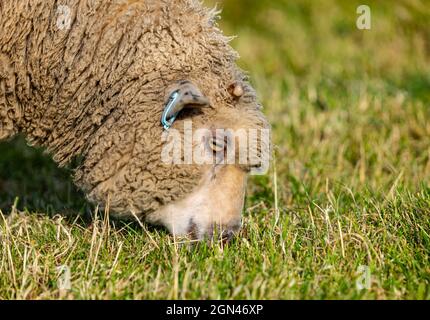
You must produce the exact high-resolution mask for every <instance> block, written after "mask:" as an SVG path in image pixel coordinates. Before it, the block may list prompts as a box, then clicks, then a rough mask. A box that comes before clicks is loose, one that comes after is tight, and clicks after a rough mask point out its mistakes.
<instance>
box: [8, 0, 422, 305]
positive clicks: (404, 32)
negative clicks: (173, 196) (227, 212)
mask: <svg viewBox="0 0 430 320" xmlns="http://www.w3.org/2000/svg"><path fill="white" fill-rule="evenodd" d="M205 2H206V3H207V4H210V5H213V4H215V1H211V0H207V1H205ZM216 2H218V3H219V7H220V8H222V9H223V12H222V20H221V21H220V25H221V27H222V29H223V30H224V31H225V33H226V34H228V35H237V38H236V39H234V40H233V41H232V46H233V47H234V48H236V49H237V50H238V51H239V52H240V54H241V60H240V61H239V64H240V65H241V67H243V68H244V69H245V70H248V71H249V74H250V76H251V80H252V82H253V84H254V85H255V87H256V89H257V91H258V92H259V95H260V98H261V100H262V102H263V104H264V106H265V113H266V115H267V116H268V118H269V119H270V121H271V123H272V125H273V139H274V144H275V150H274V163H273V166H272V170H271V172H270V174H268V175H266V176H262V177H254V178H252V180H251V183H250V186H249V193H248V197H247V208H246V212H245V216H244V230H243V232H242V234H241V236H240V237H238V238H237V239H236V240H235V241H234V242H233V243H232V244H231V245H230V246H228V247H227V248H223V247H222V246H213V247H207V246H206V245H199V246H195V247H193V248H189V247H187V246H178V245H176V244H175V243H174V242H173V239H171V238H170V237H169V236H168V235H167V234H166V233H165V232H163V231H162V230H151V231H150V232H149V233H146V232H142V231H141V230H140V229H136V228H132V227H129V226H127V227H124V228H122V229H110V227H109V224H107V223H106V221H99V220H97V219H96V220H95V221H93V223H92V225H91V227H90V228H88V227H87V226H86V225H82V224H80V223H77V222H72V221H70V220H68V219H66V220H64V219H63V218H61V217H59V216H55V217H54V218H49V217H47V215H46V213H48V215H49V216H54V215H57V214H59V213H61V214H64V213H70V215H71V216H72V217H73V216H74V215H76V213H81V214H85V213H87V212H90V211H92V210H93V208H92V207H91V206H89V205H88V204H87V203H86V202H85V201H84V200H83V196H82V195H81V194H80V193H79V192H77V191H76V189H75V188H74V187H73V185H72V184H71V181H70V179H68V177H69V175H70V172H69V171H67V170H58V169H57V168H56V166H55V165H54V164H53V163H52V161H51V160H50V159H49V158H47V157H46V156H43V155H42V152H41V150H37V151H35V150H31V149H29V148H27V147H26V146H25V143H24V142H23V141H22V139H17V140H15V141H14V142H12V143H7V144H5V143H2V144H0V154H1V157H0V208H2V209H3V212H5V213H9V212H10V211H13V212H14V214H13V215H10V216H9V217H8V218H7V219H8V222H7V223H4V224H3V225H2V224H1V223H0V225H2V227H0V230H2V231H1V232H3V238H2V241H3V247H2V249H1V251H0V253H1V255H0V259H3V260H2V262H0V298H17V297H18V298H59V297H60V298H101V299H103V298H115V299H120V298H137V299H140V298H150V299H152V298H161V299H163V298H174V299H175V298H196V299H206V298H214V299H219V298H227V299H248V298H252V299H400V298H406V299H429V298H430V263H429V261H430V259H429V256H430V236H429V234H430V3H429V2H428V1H426V0H408V1H395V2H394V1H382V0H381V1H369V2H367V3H363V2H362V1H354V0H351V1H340V0H327V1H311V0H299V1H287V0H278V1H268V0H258V1H251V0H225V1H216ZM361 4H367V5H369V6H370V8H371V13H372V29H371V30H359V29H357V27H356V19H357V17H358V15H357V13H356V9H357V7H358V6H359V5H361ZM16 196H19V198H20V199H19V201H18V203H17V209H18V210H15V209H13V210H12V209H11V207H12V205H13V203H14V201H15V197H16ZM38 212H39V213H42V215H38V214H35V213H38ZM30 213H31V214H30ZM1 220H2V219H0V221H1ZM5 226H8V227H7V228H6V227H5ZM2 228H3V229H2ZM154 241H155V242H154ZM24 252H26V254H24ZM62 264H67V265H69V266H70V267H71V269H72V290H71V291H67V292H61V290H58V288H57V286H56V281H57V279H58V274H56V272H55V268H56V266H58V265H62ZM29 265H30V266H32V267H30V268H28V267H27V268H26V267H25V266H29ZM361 265H364V266H367V267H368V268H369V270H370V272H371V280H370V284H369V285H370V286H369V288H368V289H366V290H357V287H356V281H357V279H358V278H359V277H360V273H359V271H358V270H359V267H360V266H361Z"/></svg>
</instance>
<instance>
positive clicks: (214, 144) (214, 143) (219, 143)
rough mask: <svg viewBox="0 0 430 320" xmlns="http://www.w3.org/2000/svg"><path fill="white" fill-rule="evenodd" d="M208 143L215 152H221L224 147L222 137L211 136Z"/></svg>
mask: <svg viewBox="0 0 430 320" xmlns="http://www.w3.org/2000/svg"><path fill="white" fill-rule="evenodd" d="M209 145H210V148H211V149H212V150H213V151H214V152H215V153H216V152H221V151H224V149H225V146H226V141H225V140H224V139H217V138H211V140H210V142H209Z"/></svg>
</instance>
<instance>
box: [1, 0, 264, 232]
mask: <svg viewBox="0 0 430 320" xmlns="http://www.w3.org/2000/svg"><path fill="white" fill-rule="evenodd" d="M218 14H219V13H218V12H217V11H216V10H214V9H208V8H206V7H205V6H204V5H203V4H202V3H201V2H200V1H199V0H108V1H107V0H60V1H57V0H55V1H54V0H20V1H15V0H2V1H1V2H0V140H6V139H11V138H12V137H13V136H15V135H16V134H22V135H24V136H25V137H26V140H27V142H28V144H29V145H31V146H42V147H44V148H45V149H46V152H48V153H49V154H51V155H52V158H53V159H54V161H55V162H57V163H58V165H59V166H60V167H63V166H67V165H68V166H71V164H72V163H77V164H76V165H75V166H74V167H73V168H72V169H73V179H74V183H75V184H76V185H77V186H78V187H79V188H80V189H82V190H83V191H84V193H85V194H86V196H87V198H88V200H89V201H91V202H93V203H96V204H98V205H99V206H100V207H102V208H103V207H104V208H108V209H109V212H111V213H112V214H113V215H115V216H117V217H119V218H124V219H126V218H130V217H131V218H136V219H139V221H145V222H148V223H152V224H158V225H162V226H165V227H166V228H167V229H168V230H169V231H170V232H171V233H173V234H174V235H191V236H192V237H193V238H195V239H203V238H205V237H207V236H209V237H210V236H211V234H213V233H214V230H215V228H219V229H222V230H224V231H226V232H225V233H223V232H222V234H223V237H224V238H225V237H227V238H230V237H231V236H232V235H233V234H235V233H236V232H237V231H238V230H239V229H240V227H241V213H242V210H243V206H244V197H245V187H246V181H247V176H248V174H249V172H250V170H252V168H254V167H256V166H258V165H261V161H260V162H258V161H257V162H258V163H257V162H256V161H251V160H250V159H248V160H249V161H248V163H245V164H244V163H240V164H238V163H226V162H220V161H218V160H219V157H218V156H217V155H218V154H220V153H223V152H224V153H225V152H226V148H227V147H226V146H227V145H229V143H230V142H229V141H230V140H231V139H232V140H234V141H236V140H235V139H236V138H237V137H235V136H231V135H230V136H229V135H224V136H218V135H217V134H216V132H217V131H218V129H226V130H227V129H228V130H240V129H244V130H248V129H255V130H270V126H269V124H268V122H267V120H266V118H265V116H264V115H263V113H262V106H261V104H260V102H259V101H258V99H257V96H256V93H255V90H254V89H253V88H252V86H251V85H250V84H249V81H248V78H247V76H246V74H245V73H244V72H243V71H242V70H241V69H240V68H238V67H237V65H236V61H237V59H238V54H237V53H236V52H235V51H234V50H233V49H232V48H231V46H230V45H229V42H230V40H231V38H228V37H226V36H224V35H223V34H222V32H221V31H220V29H219V27H218V26H217V23H216V20H217V19H218ZM169 104H170V107H172V108H171V109H169V110H167V111H166V106H168V105H169ZM162 117H163V118H164V121H165V122H164V125H162V123H161V122H160V119H161V118H162ZM173 120H174V121H173ZM166 121H168V122H167V123H166ZM189 122H191V124H192V127H193V130H198V129H205V130H208V131H209V132H210V133H211V134H212V136H211V137H209V136H206V137H205V138H202V139H201V140H199V141H197V142H196V141H193V148H200V149H202V150H203V153H204V156H208V155H213V154H216V155H215V156H214V158H215V159H218V160H215V162H212V163H211V162H206V163H203V164H196V163H179V164H177V163H166V162H163V160H162V156H161V155H162V154H163V150H164V148H165V147H166V145H167V144H168V141H169V138H168V137H169V135H174V133H176V134H177V136H178V135H179V137H180V138H181V139H185V137H186V135H187V129H186V127H187V123H189ZM227 137H228V138H227ZM259 141H260V142H261V141H262V139H259ZM223 142H227V143H225V144H223ZM267 145H268V142H267V141H266V142H265V144H263V143H261V146H259V147H258V152H259V153H262V150H263V149H266V148H263V147H265V146H267ZM234 155H235V156H236V151H235V153H234ZM181 157H182V158H181V159H182V160H183V157H184V156H183V155H182V156H181ZM258 159H260V160H261V157H260V158H258Z"/></svg>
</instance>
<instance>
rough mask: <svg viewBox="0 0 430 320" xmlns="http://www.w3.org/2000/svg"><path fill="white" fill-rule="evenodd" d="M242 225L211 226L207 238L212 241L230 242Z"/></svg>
mask: <svg viewBox="0 0 430 320" xmlns="http://www.w3.org/2000/svg"><path fill="white" fill-rule="evenodd" d="M240 228H241V226H240V225H235V226H232V227H225V226H223V227H220V226H218V227H215V228H210V229H209V231H208V233H207V238H209V240H210V241H212V242H222V243H223V244H228V243H229V242H230V241H231V240H233V238H234V237H235V236H236V235H237V234H238V232H239V230H240Z"/></svg>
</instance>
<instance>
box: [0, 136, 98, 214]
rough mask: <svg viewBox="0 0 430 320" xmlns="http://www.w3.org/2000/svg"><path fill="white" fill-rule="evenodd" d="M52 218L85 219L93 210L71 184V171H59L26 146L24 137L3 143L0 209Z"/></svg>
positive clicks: (37, 152) (48, 157)
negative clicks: (15, 207) (72, 216)
mask: <svg viewBox="0 0 430 320" xmlns="http://www.w3.org/2000/svg"><path fill="white" fill-rule="evenodd" d="M15 201H16V202H17V209H18V210H20V211H28V212H30V213H44V214H48V215H50V216H52V215H55V214H62V215H66V216H67V215H74V216H75V217H76V215H82V216H84V215H86V214H88V212H90V211H91V210H92V206H91V205H90V204H89V203H87V202H86V200H85V196H84V194H83V193H82V192H80V191H79V190H78V189H77V188H76V187H75V186H74V185H73V181H72V170H71V169H64V168H58V167H57V165H56V164H55V163H54V161H53V160H52V159H51V157H50V156H49V155H47V154H45V153H44V152H43V150H42V149H36V148H32V147H29V146H27V144H26V142H25V140H24V138H23V137H17V138H15V139H13V140H12V141H8V142H1V143H0V209H1V210H2V211H3V213H5V214H7V213H9V212H10V211H11V209H12V206H13V205H14V203H15Z"/></svg>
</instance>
